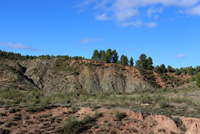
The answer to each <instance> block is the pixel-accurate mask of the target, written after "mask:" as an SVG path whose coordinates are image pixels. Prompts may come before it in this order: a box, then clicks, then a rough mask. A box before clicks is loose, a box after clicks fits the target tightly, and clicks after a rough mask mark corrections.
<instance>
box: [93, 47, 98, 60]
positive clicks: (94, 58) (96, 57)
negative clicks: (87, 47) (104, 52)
mask: <svg viewBox="0 0 200 134" xmlns="http://www.w3.org/2000/svg"><path fill="white" fill-rule="evenodd" d="M98 57H99V52H98V50H97V49H95V50H94V52H93V55H92V59H93V60H98Z"/></svg>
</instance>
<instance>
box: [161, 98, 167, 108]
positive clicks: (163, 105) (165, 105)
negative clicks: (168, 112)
mask: <svg viewBox="0 0 200 134" xmlns="http://www.w3.org/2000/svg"><path fill="white" fill-rule="evenodd" d="M159 106H160V108H166V107H168V106H169V104H168V103H167V100H166V99H163V100H160V101H159Z"/></svg>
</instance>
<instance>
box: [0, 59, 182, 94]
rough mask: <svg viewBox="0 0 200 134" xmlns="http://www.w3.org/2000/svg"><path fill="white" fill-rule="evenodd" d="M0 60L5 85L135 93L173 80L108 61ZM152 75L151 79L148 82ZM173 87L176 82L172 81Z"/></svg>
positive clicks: (52, 89) (49, 89)
mask: <svg viewBox="0 0 200 134" xmlns="http://www.w3.org/2000/svg"><path fill="white" fill-rule="evenodd" d="M0 62H1V64H0V76H1V77H0V85H1V87H2V88H7V87H13V88H20V89H33V88H38V89H44V90H46V91H76V90H88V91H106V92H132V91H134V90H142V89H149V88H153V85H152V83H153V84H154V85H159V86H160V87H165V86H168V85H167V83H169V81H170V80H167V81H166V82H163V81H162V79H161V78H160V75H159V74H157V73H155V72H152V74H151V72H150V74H149V72H148V74H141V72H140V71H139V70H138V69H136V68H133V67H127V66H126V67H124V66H121V65H119V64H105V63H102V62H100V61H91V60H66V59H63V58H53V59H45V58H44V59H41V58H37V59H34V60H8V59H5V60H1V61H0ZM147 75H149V76H147ZM166 76H167V75H166ZM151 78H152V80H151V81H149V80H150V79H151ZM166 79H168V78H166ZM176 79H177V78H176ZM178 80H179V81H182V80H181V79H178ZM171 86H176V84H175V83H172V82H171Z"/></svg>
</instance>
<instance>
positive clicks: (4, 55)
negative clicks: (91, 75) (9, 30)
mask: <svg viewBox="0 0 200 134" xmlns="http://www.w3.org/2000/svg"><path fill="white" fill-rule="evenodd" d="M37 58H40V59H51V58H63V59H74V60H80V59H85V58H84V57H80V56H75V57H71V56H68V55H57V56H54V55H40V56H31V55H21V54H19V53H13V52H6V51H1V50H0V59H11V60H33V59H37Z"/></svg>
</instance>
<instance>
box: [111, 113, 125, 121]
mask: <svg viewBox="0 0 200 134" xmlns="http://www.w3.org/2000/svg"><path fill="white" fill-rule="evenodd" d="M114 114H115V119H116V120H117V121H121V120H122V119H123V118H125V117H126V114H125V113H123V112H121V111H115V113H114Z"/></svg>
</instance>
